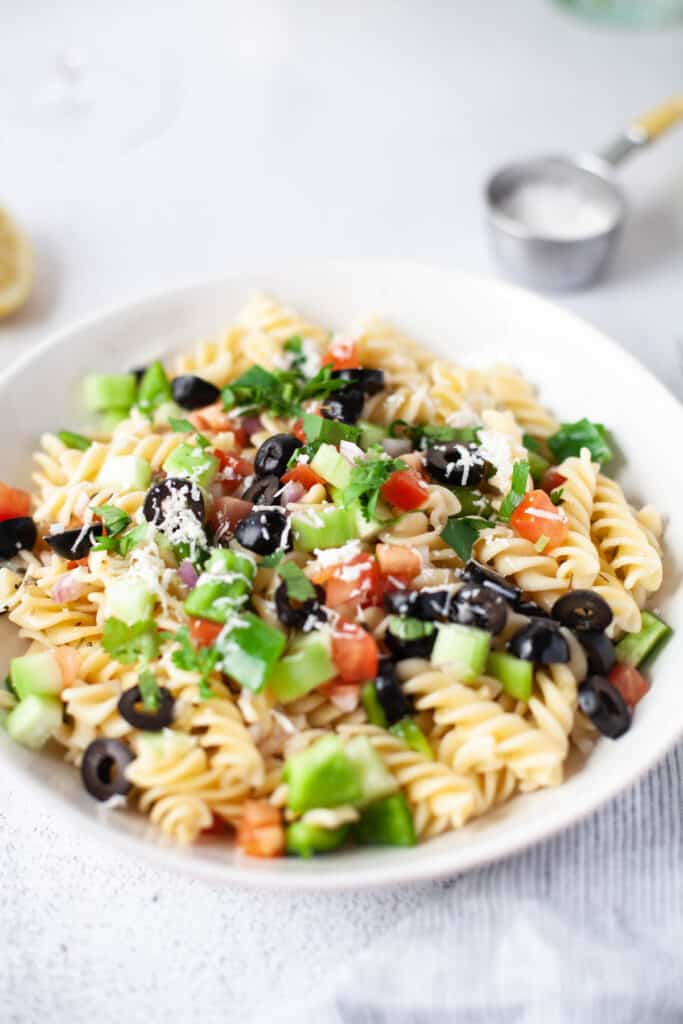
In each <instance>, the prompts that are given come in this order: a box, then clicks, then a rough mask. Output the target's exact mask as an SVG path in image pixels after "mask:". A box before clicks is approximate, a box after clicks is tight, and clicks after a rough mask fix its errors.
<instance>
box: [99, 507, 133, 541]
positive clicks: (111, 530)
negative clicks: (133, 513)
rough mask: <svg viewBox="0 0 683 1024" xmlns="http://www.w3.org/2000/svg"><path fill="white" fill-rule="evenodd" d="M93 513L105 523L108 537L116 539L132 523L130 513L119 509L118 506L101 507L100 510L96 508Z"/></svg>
mask: <svg viewBox="0 0 683 1024" xmlns="http://www.w3.org/2000/svg"><path fill="white" fill-rule="evenodd" d="M92 511H93V512H94V513H95V515H96V516H98V517H99V518H100V519H101V520H102V522H103V523H104V528H105V530H106V531H107V536H108V537H116V536H118V534H119V533H123V531H124V530H125V529H126V527H127V526H129V525H130V523H131V518H130V516H129V515H128V513H127V512H124V511H123V509H120V508H117V507H116V505H100V506H99V508H94V509H93V510H92Z"/></svg>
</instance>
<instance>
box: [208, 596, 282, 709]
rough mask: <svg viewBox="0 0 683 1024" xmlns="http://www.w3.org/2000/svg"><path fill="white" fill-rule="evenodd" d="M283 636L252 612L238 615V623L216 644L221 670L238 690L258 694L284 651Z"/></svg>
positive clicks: (220, 637)
mask: <svg viewBox="0 0 683 1024" xmlns="http://www.w3.org/2000/svg"><path fill="white" fill-rule="evenodd" d="M286 643H287V641H286V639H285V635H284V633H281V632H280V630H279V629H275V627H274V626H269V625H268V623H267V622H264V621H263V619H260V618H259V617H258V615H254V614H253V612H239V615H238V622H237V625H235V626H234V627H233V628H232V629H230V630H228V631H225V636H223V635H221V636H219V638H218V640H217V641H216V646H217V647H218V649H219V651H220V654H221V668H222V671H223V672H225V674H226V675H229V676H230V677H231V678H232V679H235V680H236V681H237V682H238V683H240V684H241V685H242V686H246V687H247V689H249V690H252V691H253V692H254V693H258V692H259V691H260V690H262V689H263V687H264V686H265V685H266V682H267V681H268V678H269V676H270V674H271V672H272V671H273V668H274V666H275V663H276V662H277V660H278V658H279V657H280V655H281V654H282V652H283V651H284V649H285V645H286Z"/></svg>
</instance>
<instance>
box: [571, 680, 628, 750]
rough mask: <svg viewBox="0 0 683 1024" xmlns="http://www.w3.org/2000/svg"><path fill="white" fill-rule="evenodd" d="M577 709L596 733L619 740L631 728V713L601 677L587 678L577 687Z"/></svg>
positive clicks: (619, 695) (615, 691) (615, 690)
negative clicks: (587, 719)
mask: <svg viewBox="0 0 683 1024" xmlns="http://www.w3.org/2000/svg"><path fill="white" fill-rule="evenodd" d="M579 707H580V708H581V710H582V711H583V713H584V715H587V716H588V717H589V718H590V720H591V722H592V723H593V725H594V726H595V728H596V729H597V730H598V732H600V733H602V735H603V736H607V737H608V738H609V739H611V740H616V739H619V737H620V736H623V735H624V733H625V732H628V730H629V729H630V727H631V712H630V711H629V709H628V705H627V704H626V701H625V700H624V698H623V697H622V696H621V694H620V693H619V691H618V690H617V689H616V687H614V686H612V684H611V683H610V682H608V681H607V679H603V678H602V676H597V675H596V676H589V677H588V679H586V681H585V682H583V683H581V686H580V687H579Z"/></svg>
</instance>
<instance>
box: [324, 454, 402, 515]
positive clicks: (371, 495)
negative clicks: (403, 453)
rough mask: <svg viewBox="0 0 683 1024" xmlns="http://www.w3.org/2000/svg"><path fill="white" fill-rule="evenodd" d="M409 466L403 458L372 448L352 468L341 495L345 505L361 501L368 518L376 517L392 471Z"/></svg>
mask: <svg viewBox="0 0 683 1024" xmlns="http://www.w3.org/2000/svg"><path fill="white" fill-rule="evenodd" d="M407 468H408V465H407V463H405V462H403V460H402V459H390V458H388V457H387V456H386V455H380V454H379V451H378V448H376V447H373V448H370V449H369V450H368V453H367V457H366V458H365V459H363V461H362V462H356V463H355V464H354V466H353V468H352V469H351V480H350V483H349V484H348V485H347V486H346V487H345V488H344V490H343V491H342V496H341V497H342V503H343V505H344V507H345V508H348V506H349V505H352V504H353V503H354V501H359V502H360V506H361V508H362V509H363V512H364V513H365V515H366V516H367V518H368V519H375V518H376V512H377V502H378V500H379V495H380V491H381V489H382V487H383V486H384V484H385V483H386V481H387V480H388V479H389V477H390V476H391V474H392V473H396V472H397V471H398V470H400V469H407Z"/></svg>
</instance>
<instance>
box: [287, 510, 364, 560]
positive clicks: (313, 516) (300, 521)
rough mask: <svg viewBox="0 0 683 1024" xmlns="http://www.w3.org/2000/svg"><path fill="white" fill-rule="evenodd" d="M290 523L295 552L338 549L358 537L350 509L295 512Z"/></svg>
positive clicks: (354, 519)
mask: <svg viewBox="0 0 683 1024" xmlns="http://www.w3.org/2000/svg"><path fill="white" fill-rule="evenodd" d="M291 523H292V536H293V538H294V548H295V550H296V551H314V550H315V548H339V547H341V546H342V544H346V542H347V541H348V540H355V538H356V537H357V536H358V530H357V527H356V517H355V515H354V514H353V512H352V511H351V509H348V508H337V507H336V506H335V505H329V506H326V507H324V508H311V509H307V510H306V511H305V512H297V513H295V514H294V515H293V516H292V519H291Z"/></svg>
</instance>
